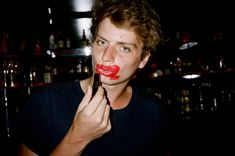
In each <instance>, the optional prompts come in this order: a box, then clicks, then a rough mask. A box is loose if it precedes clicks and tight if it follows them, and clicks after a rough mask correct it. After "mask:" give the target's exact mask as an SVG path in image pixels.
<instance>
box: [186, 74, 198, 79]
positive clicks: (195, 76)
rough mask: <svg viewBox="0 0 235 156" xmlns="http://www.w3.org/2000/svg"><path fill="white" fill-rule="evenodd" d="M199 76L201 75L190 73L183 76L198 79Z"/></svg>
mask: <svg viewBox="0 0 235 156" xmlns="http://www.w3.org/2000/svg"><path fill="white" fill-rule="evenodd" d="M198 77H200V75H199V74H188V75H184V76H183V78H184V79H196V78H198Z"/></svg>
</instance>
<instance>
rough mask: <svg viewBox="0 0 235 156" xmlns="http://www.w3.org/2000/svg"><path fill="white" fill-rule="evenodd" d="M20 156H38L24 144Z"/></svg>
mask: <svg viewBox="0 0 235 156" xmlns="http://www.w3.org/2000/svg"><path fill="white" fill-rule="evenodd" d="M18 156H38V155H37V154H36V153H34V152H33V151H31V150H30V149H29V148H28V147H27V146H25V145H24V144H20V147H19V152H18Z"/></svg>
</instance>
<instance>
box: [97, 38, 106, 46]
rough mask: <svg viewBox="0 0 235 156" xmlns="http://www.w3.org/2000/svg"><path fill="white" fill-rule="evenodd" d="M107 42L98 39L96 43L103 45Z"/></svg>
mask: <svg viewBox="0 0 235 156" xmlns="http://www.w3.org/2000/svg"><path fill="white" fill-rule="evenodd" d="M105 44H106V42H105V41H104V40H100V39H98V40H96V45H98V46H103V45H105Z"/></svg>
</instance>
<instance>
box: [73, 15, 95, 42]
mask: <svg viewBox="0 0 235 156" xmlns="http://www.w3.org/2000/svg"><path fill="white" fill-rule="evenodd" d="M72 22H73V23H72V26H73V30H74V31H75V32H74V33H75V35H77V37H78V38H81V37H82V30H83V29H84V30H85V33H86V37H87V39H88V40H90V39H91V33H90V26H91V18H77V19H73V20H72Z"/></svg>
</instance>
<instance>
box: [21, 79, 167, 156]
mask: <svg viewBox="0 0 235 156" xmlns="http://www.w3.org/2000/svg"><path fill="white" fill-rule="evenodd" d="M83 96H84V93H83V91H82V89H81V86H80V83H79V82H67V83H59V84H52V85H49V86H47V87H44V88H41V89H38V90H37V91H35V92H34V93H33V94H32V95H31V97H30V99H29V101H28V102H27V103H26V104H25V106H24V107H23V109H22V112H21V114H20V117H21V118H20V126H19V128H20V129H19V130H20V134H21V139H22V142H23V143H24V144H25V145H26V146H27V147H28V148H30V149H31V150H32V151H34V152H35V153H37V154H38V155H40V156H41V155H42V156H44V155H45V156H46V155H49V153H50V152H52V150H53V149H54V148H55V147H56V146H57V145H58V144H59V143H60V141H61V140H62V139H63V137H64V136H65V135H66V133H67V131H68V130H69V128H70V126H71V124H72V122H73V118H74V115H75V113H76V110H77V108H78V105H79V103H80V102H81V100H82V98H83ZM110 118H111V124H112V129H111V131H110V132H108V133H106V134H105V135H103V136H102V137H100V138H98V139H96V140H94V141H92V142H90V143H89V144H88V145H87V146H86V148H85V149H84V151H83V153H82V155H84V156H116V155H117V156H120V155H122V156H137V155H143V156H147V155H148V156H149V155H164V154H163V153H164V152H165V150H168V149H167V148H168V143H169V142H168V141H169V137H170V134H168V130H169V129H168V126H167V122H166V120H165V119H166V118H165V116H164V114H163V110H162V108H161V105H160V103H159V102H158V100H157V98H156V97H155V96H154V94H153V93H152V92H149V91H148V90H146V89H144V90H143V89H140V88H138V87H133V95H132V98H131V100H130V103H129V104H128V106H127V107H125V108H123V109H120V110H111V114H110ZM81 126H82V125H81Z"/></svg>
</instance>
